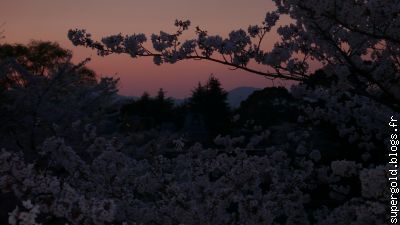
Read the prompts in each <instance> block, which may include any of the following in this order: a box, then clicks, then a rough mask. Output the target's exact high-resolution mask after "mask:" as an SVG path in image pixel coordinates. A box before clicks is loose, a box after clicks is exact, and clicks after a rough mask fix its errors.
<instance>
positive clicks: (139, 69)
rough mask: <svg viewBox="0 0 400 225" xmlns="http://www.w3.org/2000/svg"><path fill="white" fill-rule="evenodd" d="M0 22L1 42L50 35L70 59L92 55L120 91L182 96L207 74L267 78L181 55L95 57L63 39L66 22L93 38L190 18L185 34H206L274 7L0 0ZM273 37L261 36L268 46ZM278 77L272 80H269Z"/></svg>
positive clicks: (208, 0) (235, 79)
mask: <svg viewBox="0 0 400 225" xmlns="http://www.w3.org/2000/svg"><path fill="white" fill-rule="evenodd" d="M0 1H1V7H0V23H2V22H5V23H6V24H5V26H4V30H5V36H6V39H5V40H2V42H8V43H28V42H29V41H30V40H43V41H56V42H59V43H60V44H61V46H63V47H65V48H68V49H70V50H72V51H73V53H74V56H75V57H74V61H75V62H78V61H79V60H82V59H84V58H86V57H92V58H93V60H92V61H91V62H90V63H89V65H88V66H89V67H91V68H92V69H94V70H95V71H96V72H97V73H98V74H99V75H100V76H105V75H111V76H114V77H119V78H120V79H121V82H120V86H119V88H120V93H121V94H123V95H136V96H137V95H141V94H142V93H143V92H144V91H148V92H149V93H151V94H154V93H155V92H156V91H157V90H158V89H159V88H164V89H165V90H166V91H167V95H169V96H172V97H177V98H183V97H187V96H189V95H190V90H191V89H193V87H194V86H196V84H197V83H198V82H199V81H201V82H204V81H205V80H206V79H207V78H208V77H209V76H210V74H214V75H215V76H216V77H218V78H219V79H220V80H221V82H222V84H223V87H224V88H225V89H227V90H230V89H233V88H235V87H240V86H253V87H265V86H271V85H272V83H271V81H268V80H266V79H264V78H262V77H258V76H257V75H254V74H249V73H246V72H242V71H237V70H236V71H233V70H230V69H229V68H227V67H226V66H222V65H218V64H215V63H209V62H199V61H184V62H178V63H177V64H173V65H162V66H156V65H154V64H153V62H152V59H151V58H146V59H135V60H134V59H132V58H130V57H128V56H126V55H119V56H108V57H105V58H101V57H98V56H96V52H95V51H93V50H90V49H85V48H83V47H75V46H73V45H72V44H71V43H70V42H69V40H68V39H67V31H68V29H71V28H84V29H86V30H87V31H89V32H90V33H91V34H92V35H93V36H94V38H95V39H98V40H99V39H100V38H101V37H103V36H106V35H111V34H117V33H119V32H121V33H123V34H133V33H145V34H146V35H147V36H148V37H149V36H150V35H151V34H152V33H158V32H159V31H160V30H164V31H166V32H173V31H174V30H175V27H174V26H173V23H174V21H175V19H190V20H191V21H192V29H190V30H189V31H188V32H187V35H186V36H185V37H195V34H194V27H195V26H197V25H198V26H200V27H202V28H204V29H206V30H208V32H209V33H210V34H220V35H223V36H226V35H227V34H228V33H229V32H230V31H231V30H233V29H239V28H244V29H247V27H248V26H249V25H250V24H260V23H261V21H263V19H264V17H265V13H266V12H267V11H269V10H273V9H274V4H273V2H272V1H271V0H251V1H243V0H218V1H216V0H202V1H199V0H168V1H165V0H157V1H156V0H147V1H139V0H115V1H110V0H84V1H83V0H81V1H78V0H69V1H60V0H34V1H33V0H0ZM276 40H277V37H276V36H275V35H274V36H271V37H269V38H268V39H266V40H265V46H266V47H267V48H268V46H272V45H273V43H274V42H275V41H276ZM280 84H282V82H280V81H276V82H275V85H280Z"/></svg>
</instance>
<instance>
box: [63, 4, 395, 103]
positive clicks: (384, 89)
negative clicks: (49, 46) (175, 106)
mask: <svg viewBox="0 0 400 225" xmlns="http://www.w3.org/2000/svg"><path fill="white" fill-rule="evenodd" d="M274 2H275V3H276V6H277V9H276V10H275V11H272V12H268V13H267V14H266V17H265V20H264V21H263V22H262V25H251V26H249V27H248V29H247V31H245V30H243V29H239V30H235V31H232V32H231V33H230V34H229V37H227V38H223V37H221V36H219V35H210V34H208V32H207V31H205V30H202V29H200V28H199V27H196V34H197V38H195V39H190V40H184V41H182V40H180V36H181V35H182V33H183V32H184V31H186V30H188V29H189V26H190V21H179V20H177V21H175V26H177V27H178V30H177V32H176V33H173V34H169V33H167V32H163V31H161V32H160V33H159V34H152V35H151V42H152V45H153V49H154V50H151V49H149V48H147V47H146V46H145V42H146V41H147V38H146V36H145V35H144V34H142V33H139V34H133V35H126V36H123V35H122V34H117V35H112V36H108V37H104V38H103V39H102V40H101V42H99V41H95V40H93V39H92V38H91V35H90V34H89V33H87V32H86V31H85V30H82V29H75V30H70V31H69V33H68V37H69V39H70V40H71V41H72V43H73V44H74V45H82V46H86V47H90V48H93V49H96V50H97V51H98V54H99V55H101V56H105V55H109V54H113V53H115V54H122V53H125V54H129V55H130V56H131V57H133V58H136V57H153V60H154V63H155V64H157V65H160V64H162V63H175V62H177V61H180V60H185V59H200V60H208V61H213V62H217V63H221V64H224V65H228V66H233V67H235V68H238V69H241V70H245V71H248V72H251V73H254V74H258V75H261V76H264V77H266V78H271V79H275V78H279V79H286V80H295V81H302V80H305V79H307V77H308V76H309V75H310V72H311V71H312V70H311V68H310V62H311V61H312V60H316V61H318V62H320V63H321V64H322V65H323V69H324V70H326V72H327V73H328V74H330V75H335V76H339V77H340V82H339V83H340V84H341V86H340V88H341V89H345V90H353V91H356V92H357V93H359V94H362V95H367V96H370V97H374V98H377V97H376V96H380V97H385V98H390V99H391V100H392V103H388V104H390V105H394V102H396V104H398V102H399V100H400V89H399V88H398V86H399V76H400V75H399V68H400V58H399V55H400V54H399V53H400V36H399V33H400V32H399V29H400V22H399V20H398V19H396V18H398V17H399V11H400V8H399V7H400V6H399V3H398V1H395V0H390V1H385V2H383V1H379V0H367V1H356V0H355V1H346V0H335V1H331V0H324V1H316V0H305V1H300V0H274ZM282 15H289V16H290V18H291V19H292V21H293V23H291V24H289V25H284V26H281V27H279V28H278V29H277V32H278V34H279V35H280V37H281V41H279V42H277V43H276V44H275V46H274V47H273V49H272V50H270V51H266V50H263V49H262V48H261V47H262V41H263V40H264V39H265V37H267V36H268V33H269V32H270V31H271V28H272V27H274V26H275V25H276V23H277V21H278V20H279V18H280V17H281V16H282ZM251 61H254V62H256V63H258V64H262V65H265V66H266V67H265V68H266V69H265V70H258V69H255V68H252V67H251V66H250V64H249V63H250V62H251ZM378 98H379V97H378ZM379 99H381V98H379Z"/></svg>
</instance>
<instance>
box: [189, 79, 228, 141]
mask: <svg viewBox="0 0 400 225" xmlns="http://www.w3.org/2000/svg"><path fill="white" fill-rule="evenodd" d="M227 95H228V94H227V92H226V91H225V90H224V89H223V88H222V87H221V83H220V82H219V80H218V79H217V78H216V77H214V76H212V75H211V76H210V77H209V79H208V81H207V83H206V84H205V85H202V84H201V83H199V84H198V86H197V87H196V88H195V89H194V90H193V91H192V96H191V97H190V99H189V102H188V107H189V111H191V112H192V113H197V114H199V115H201V116H202V117H203V119H204V122H205V125H206V127H207V128H208V130H209V132H210V135H211V136H214V135H217V134H219V133H227V132H228V131H229V130H230V126H231V125H230V121H231V113H230V109H229V106H228V103H227Z"/></svg>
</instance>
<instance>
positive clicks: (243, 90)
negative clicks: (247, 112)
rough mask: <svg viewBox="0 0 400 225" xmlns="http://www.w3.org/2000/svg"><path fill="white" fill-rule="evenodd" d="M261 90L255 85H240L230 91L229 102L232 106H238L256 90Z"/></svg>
mask: <svg viewBox="0 0 400 225" xmlns="http://www.w3.org/2000/svg"><path fill="white" fill-rule="evenodd" d="M257 90H261V89H260V88H255V87H238V88H235V89H232V90H231V91H229V93H228V103H229V106H230V107H231V108H238V107H239V106H240V103H241V102H242V101H244V100H246V99H247V98H248V97H249V95H251V94H252V93H253V92H254V91H257Z"/></svg>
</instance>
